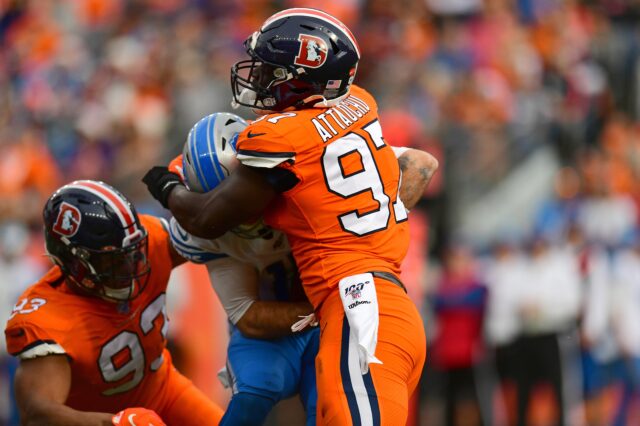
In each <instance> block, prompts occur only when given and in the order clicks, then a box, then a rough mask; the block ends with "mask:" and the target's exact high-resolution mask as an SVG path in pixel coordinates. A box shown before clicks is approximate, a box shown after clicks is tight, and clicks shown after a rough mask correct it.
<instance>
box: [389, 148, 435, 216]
mask: <svg viewBox="0 0 640 426" xmlns="http://www.w3.org/2000/svg"><path fill="white" fill-rule="evenodd" d="M398 164H399V165H400V170H402V185H401V186H400V199H401V200H402V202H403V203H404V205H405V207H406V208H407V209H412V208H413V207H414V206H415V205H416V203H417V202H418V200H420V197H421V196H422V194H423V193H424V190H425V189H426V188H427V185H429V182H430V181H431V178H432V177H433V175H434V174H435V173H436V170H438V160H436V159H435V157H434V156H433V155H431V154H429V153H428V152H425V151H420V150H417V149H409V150H407V151H406V152H404V153H403V154H402V155H401V156H400V157H399V158H398Z"/></svg>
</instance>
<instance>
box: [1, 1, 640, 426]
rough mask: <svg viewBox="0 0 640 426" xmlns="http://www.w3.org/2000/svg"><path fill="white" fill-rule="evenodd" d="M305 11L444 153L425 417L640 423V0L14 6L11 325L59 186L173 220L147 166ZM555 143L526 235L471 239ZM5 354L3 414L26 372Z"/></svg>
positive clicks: (4, 108)
mask: <svg viewBox="0 0 640 426" xmlns="http://www.w3.org/2000/svg"><path fill="white" fill-rule="evenodd" d="M294 6H306V7H317V8H320V9H323V10H325V11H327V12H329V13H332V14H334V15H336V16H337V17H339V18H340V19H342V20H343V21H344V22H345V23H346V24H347V25H348V26H349V27H350V28H351V29H352V30H353V32H354V34H355V35H356V37H357V39H358V40H359V43H360V46H361V49H362V60H361V63H360V66H359V69H358V74H357V78H356V83H357V84H359V85H361V86H363V87H365V88H366V89H367V90H369V91H371V92H372V93H373V94H374V95H375V97H376V99H377V100H378V103H379V107H380V112H381V121H382V125H383V128H384V129H385V130H384V131H385V138H386V139H387V140H388V141H389V142H390V143H391V144H394V145H409V146H414V147H418V148H422V149H426V150H429V151H430V152H432V153H434V154H435V155H436V156H437V157H438V159H439V160H440V164H441V171H440V173H439V175H438V176H437V177H436V178H435V179H434V182H433V183H432V185H431V187H430V188H429V189H428V190H427V193H425V197H424V200H423V201H422V202H421V204H420V205H419V209H420V210H422V212H423V213H426V214H425V215H424V216H423V215H420V212H416V213H417V214H416V215H415V216H414V217H416V218H417V219H414V220H423V219H422V218H428V224H429V227H428V229H429V231H428V232H426V233H425V236H424V239H423V240H418V241H420V243H421V244H422V246H423V247H422V250H418V251H417V253H419V254H420V256H422V258H421V259H420V260H421V261H422V262H423V263H425V264H427V263H428V267H426V270H427V275H428V276H427V277H426V278H425V279H424V280H421V281H420V282H421V283H423V284H424V288H423V289H422V292H421V293H420V294H421V296H420V300H419V302H420V303H421V304H422V305H423V306H422V308H423V311H424V317H425V326H426V327H427V331H428V335H429V336H430V343H429V345H430V346H429V363H428V368H427V371H426V372H425V380H424V384H423V386H422V391H423V392H422V397H421V405H420V411H421V419H422V423H423V424H515V423H516V422H517V421H519V422H520V424H525V423H526V424H554V423H555V422H556V421H557V420H558V419H565V423H567V424H580V423H582V422H588V424H595V425H599V424H602V425H605V424H614V422H618V423H617V424H632V423H634V421H633V420H629V419H635V422H636V423H637V422H639V421H640V414H639V413H638V411H639V410H638V407H636V406H635V405H637V404H634V398H633V396H634V395H636V394H637V391H638V385H639V382H638V380H640V237H639V234H638V218H639V212H640V210H639V208H638V202H639V201H640V183H639V182H640V179H638V177H639V175H640V126H638V118H639V115H640V90H639V89H640V67H639V66H638V65H639V64H640V62H639V59H640V42H639V40H640V37H638V36H639V34H638V28H639V27H638V18H639V17H640V3H639V2H637V1H632V0H583V1H578V0H563V1H558V0H404V1H387V0H324V1H318V0H307V1H305V0H271V1H269V0H250V1H249V0H38V1H34V0H32V1H29V0H0V177H1V178H0V282H1V283H2V285H1V286H0V320H2V322H4V320H5V319H6V317H7V316H8V315H9V312H10V310H11V306H12V304H13V303H15V299H16V297H17V296H18V295H19V294H20V293H21V292H22V290H23V289H24V288H25V287H26V286H27V285H29V284H31V283H33V282H34V281H35V280H36V279H37V278H38V277H39V276H40V274H41V273H42V272H43V271H44V270H45V269H46V268H47V267H48V263H47V260H46V259H45V258H44V256H42V247H43V244H42V238H41V236H40V226H41V222H40V221H41V219H40V214H41V206H42V205H43V203H44V200H45V199H46V198H47V197H48V196H49V194H50V193H51V191H52V190H53V189H55V188H56V187H58V186H59V185H61V184H62V183H64V182H67V181H70V180H73V179H77V178H90V179H100V180H104V181H106V182H108V183H110V184H112V185H114V186H116V187H117V188H119V189H121V190H122V191H123V192H124V194H125V195H127V196H128V197H129V198H130V199H132V200H133V201H134V202H135V204H136V206H137V207H138V210H139V211H141V212H145V213H155V214H164V212H163V211H161V209H160V207H159V206H158V205H157V204H156V203H155V202H153V200H151V199H150V197H149V196H148V195H147V193H146V191H145V190H144V187H143V185H142V184H141V182H140V177H141V176H142V175H143V174H144V172H145V171H146V170H147V169H148V168H149V167H151V166H153V165H156V164H162V163H166V162H167V160H168V159H170V158H171V157H172V156H173V155H175V154H176V153H178V152H179V151H180V150H181V147H182V144H183V142H184V140H185V137H186V133H187V131H188V129H189V128H190V127H191V126H192V125H193V124H194V123H195V122H196V121H197V120H198V119H199V118H200V117H202V116H203V115H205V114H208V113H211V112H215V111H225V110H226V111H228V110H230V104H229V101H230V98H231V93H230V87H229V69H230V66H231V65H232V64H233V63H234V62H235V61H237V60H239V59H240V58H241V56H242V54H243V50H242V42H243V41H244V39H245V38H246V37H247V36H248V35H249V34H250V33H251V32H252V31H253V30H254V29H255V28H257V27H258V26H259V25H260V23H261V22H262V21H263V20H264V19H265V18H266V17H267V16H269V15H270V14H271V13H273V12H275V11H277V10H280V9H283V8H287V7H294ZM241 113H242V114H244V115H247V117H248V118H250V115H248V114H247V112H246V111H241ZM541 148H547V149H552V150H553V152H554V153H555V155H556V157H557V159H558V164H560V165H561V168H560V170H559V171H558V174H557V179H556V182H555V186H554V187H553V188H549V198H548V200H547V201H546V202H544V203H543V204H541V205H540V206H539V212H538V214H537V215H536V220H535V223H532V224H531V227H530V229H527V230H526V232H513V230H505V232H504V233H502V234H499V235H495V239H494V242H493V244H492V245H490V246H486V245H485V246H478V245H477V244H476V242H475V241H473V236H469V237H465V239H464V240H462V239H458V238H456V235H457V234H456V226H457V218H459V217H460V216H461V214H462V213H463V212H464V211H465V209H466V208H468V207H469V206H470V205H471V204H472V203H473V202H474V201H475V200H478V199H481V198H482V197H483V196H484V195H485V194H487V193H488V192H489V191H491V190H492V188H494V187H495V186H496V185H497V184H499V183H500V182H502V181H504V180H505V179H508V178H509V175H510V173H511V172H512V171H513V170H515V169H517V167H518V166H519V165H520V164H522V163H523V162H524V161H526V159H527V158H529V156H530V155H531V154H532V153H533V152H535V151H536V150H538V149H541ZM534 178H535V177H532V179H534ZM523 190H526V188H525V189H523ZM424 220H426V219H424ZM414 261H415V260H414ZM422 295H423V296H422ZM1 347H2V345H1V344H0V348H1ZM2 352H4V349H0V353H2ZM0 367H1V371H0V383H1V384H3V385H2V386H0V401H2V402H1V403H0V412H1V413H3V416H4V418H8V416H9V415H10V414H8V413H9V411H10V410H9V408H8V407H7V406H8V402H9V401H10V398H8V396H7V397H4V396H6V395H9V394H10V391H9V389H8V387H7V386H8V385H7V383H8V379H7V378H6V375H7V374H9V373H8V372H10V371H11V370H12V368H14V366H12V365H11V360H9V359H8V358H7V357H6V356H0ZM529 396H531V398H529ZM636 396H637V395H636ZM532 407H533V408H532ZM626 415H628V416H630V417H629V418H628V419H626V420H625V419H624V416H626ZM634 416H635V417H634ZM6 421H9V420H6Z"/></svg>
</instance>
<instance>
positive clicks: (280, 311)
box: [171, 113, 319, 425]
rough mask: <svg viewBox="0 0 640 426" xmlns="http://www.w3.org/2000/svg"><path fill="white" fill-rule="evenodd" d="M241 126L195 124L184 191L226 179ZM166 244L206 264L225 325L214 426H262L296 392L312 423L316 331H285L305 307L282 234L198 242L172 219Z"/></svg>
mask: <svg viewBox="0 0 640 426" xmlns="http://www.w3.org/2000/svg"><path fill="white" fill-rule="evenodd" d="M246 125H247V123H246V122H245V121H244V120H242V119H241V118H240V117H238V116H236V115H234V114H228V113H217V114H212V115H209V116H207V117H205V118H203V119H202V120H200V121H199V122H198V123H196V125H195V126H194V127H193V128H192V129H191V131H190V132H189V136H188V139H187V142H186V144H185V149H184V152H183V177H184V180H185V183H186V184H187V185H188V187H189V189H190V190H192V191H198V192H204V191H210V190H211V189H213V188H215V187H216V186H217V185H218V184H219V183H220V182H221V180H222V179H224V178H225V177H226V176H227V175H228V173H229V171H230V170H231V169H233V167H234V165H235V163H236V160H235V148H234V144H235V139H236V137H237V133H238V132H240V131H242V130H243V129H244V127H245V126H246ZM171 239H172V242H173V245H174V247H175V248H176V250H177V251H178V252H179V253H180V254H181V255H183V256H184V257H185V258H187V259H189V260H191V261H193V262H196V263H205V264H206V266H207V268H208V270H209V275H210V278H211V283H212V285H213V287H214V289H215V291H216V293H217V295H218V297H219V298H220V301H221V303H222V305H223V306H224V309H225V311H226V313H227V316H228V317H229V321H230V322H231V324H232V325H233V327H232V332H231V337H230V341H229V347H228V350H227V371H228V374H229V376H230V377H229V379H230V380H229V382H230V384H231V386H232V390H233V397H232V399H231V402H230V403H229V407H228V408H227V411H226V413H225V416H224V417H223V419H222V421H221V423H220V424H221V425H231V424H232V425H259V424H262V423H263V422H264V420H265V418H266V416H267V414H268V413H269V411H270V410H271V409H272V407H273V406H274V405H275V404H276V403H277V402H278V401H280V400H282V399H285V398H289V397H291V396H293V395H295V394H296V393H299V394H300V397H301V400H302V402H303V405H304V407H305V410H306V412H307V425H315V423H316V422H315V417H316V416H315V414H316V413H315V411H316V409H315V406H316V405H315V404H316V399H317V396H316V389H315V355H316V353H317V350H318V333H319V331H318V329H317V327H313V328H308V329H307V330H305V331H301V332H299V333H292V331H291V326H292V324H293V323H295V322H296V321H298V320H299V319H300V318H299V317H300V316H306V315H309V314H311V313H312V312H313V308H312V306H311V304H310V303H309V302H308V301H306V298H305V297H304V295H303V292H302V288H301V286H300V284H299V282H298V273H297V270H296V267H295V263H294V261H293V257H292V256H291V254H290V249H289V244H288V242H287V239H286V237H285V236H284V234H282V233H280V232H276V231H273V230H271V229H270V228H267V227H266V226H265V225H263V224H262V222H261V221H258V222H257V223H255V224H252V225H248V226H244V227H239V228H238V229H235V230H233V231H231V232H227V233H226V234H225V235H223V236H222V237H220V238H217V239H215V240H204V239H201V238H197V237H193V236H191V235H189V234H188V233H187V232H186V231H184V230H183V229H182V228H181V227H180V225H178V223H177V222H176V221H175V220H173V219H172V220H171ZM267 339H268V340H267Z"/></svg>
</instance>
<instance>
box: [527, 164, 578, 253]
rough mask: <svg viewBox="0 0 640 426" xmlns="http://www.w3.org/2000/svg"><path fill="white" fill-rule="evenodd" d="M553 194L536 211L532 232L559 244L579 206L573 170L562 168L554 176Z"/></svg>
mask: <svg viewBox="0 0 640 426" xmlns="http://www.w3.org/2000/svg"><path fill="white" fill-rule="evenodd" d="M553 189H554V194H553V196H552V198H550V199H549V200H547V201H546V202H545V203H544V204H543V205H542V206H541V207H540V209H539V210H538V214H537V217H536V221H535V224H534V232H535V233H536V234H538V235H543V236H544V237H545V238H547V239H553V240H555V241H556V242H561V241H563V240H565V239H566V238H567V237H568V232H569V229H570V227H571V226H572V224H573V223H574V222H575V221H576V218H577V215H578V210H579V206H580V199H579V195H580V177H579V175H578V173H577V172H576V170H575V169H573V168H570V167H565V168H562V169H561V170H559V171H558V173H557V174H556V178H555V181H554V188H553Z"/></svg>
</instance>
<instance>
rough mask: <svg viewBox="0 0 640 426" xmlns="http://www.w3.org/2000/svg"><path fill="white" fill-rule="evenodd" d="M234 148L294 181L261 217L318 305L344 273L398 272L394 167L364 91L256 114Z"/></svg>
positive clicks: (402, 224) (401, 239) (402, 244)
mask: <svg viewBox="0 0 640 426" xmlns="http://www.w3.org/2000/svg"><path fill="white" fill-rule="evenodd" d="M237 151H238V159H239V160H240V161H241V162H242V163H243V164H245V165H247V166H252V167H263V168H272V167H283V168H286V169H289V170H290V171H292V172H293V173H294V174H295V175H296V177H297V178H298V179H299V182H298V184H297V185H296V186H295V187H293V188H292V189H290V190H288V191H285V192H283V193H282V196H280V197H278V198H277V199H276V201H275V202H274V204H273V205H272V206H270V207H269V209H268V211H267V212H266V213H265V220H266V222H267V223H268V224H269V225H271V226H273V227H274V228H277V229H280V230H282V231H284V232H285V233H286V234H287V236H288V237H289V242H290V244H291V248H292V251H293V254H294V256H295V259H296V262H297V264H298V267H299V269H300V275H301V278H302V281H303V283H304V286H305V290H306V293H307V296H308V297H309V300H310V301H311V303H313V305H314V306H315V307H316V308H317V307H318V306H319V305H320V304H321V303H322V301H323V300H324V299H325V298H326V297H327V295H328V294H329V291H330V290H331V289H332V288H334V287H335V286H336V285H337V282H338V281H339V280H340V279H341V278H343V277H345V276H349V275H353V274H358V273H362V272H367V271H386V272H392V273H394V274H396V275H399V273H400V264H401V262H402V259H403V258H404V256H405V254H406V251H407V246H408V242H409V231H408V224H407V223H406V220H407V212H406V210H405V208H404V205H403V204H402V201H401V200H400V199H399V197H398V188H399V184H400V169H399V166H398V161H397V159H396V157H395V155H394V153H393V151H392V149H391V147H390V146H388V145H387V144H386V142H385V140H384V138H383V136H382V129H381V127H380V123H379V121H378V114H377V106H376V103H375V100H374V99H373V97H372V96H371V95H370V94H369V93H367V92H366V91H365V90H363V89H362V88H359V87H357V86H352V88H351V92H350V94H349V96H348V97H346V98H345V99H343V100H342V101H341V102H339V103H338V104H337V105H335V106H332V107H323V108H317V107H315V108H309V109H303V110H296V111H291V112H281V113H274V114H269V115H265V116H262V117H260V118H259V119H258V120H256V121H254V122H253V123H251V124H250V125H249V126H248V127H247V128H246V129H245V130H244V131H243V132H242V133H241V134H240V136H239V138H238V142H237Z"/></svg>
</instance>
